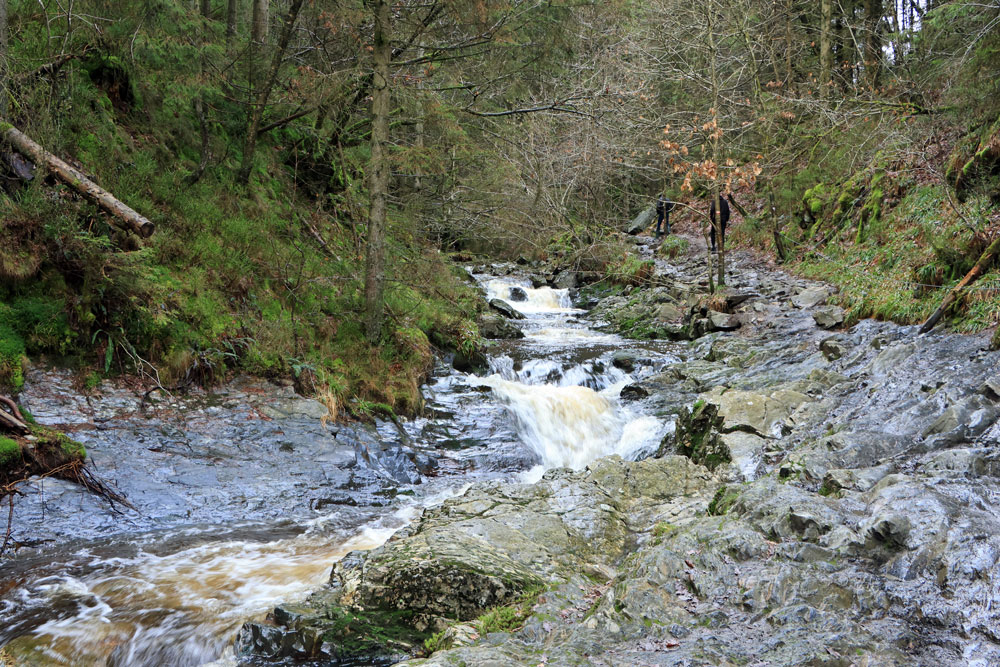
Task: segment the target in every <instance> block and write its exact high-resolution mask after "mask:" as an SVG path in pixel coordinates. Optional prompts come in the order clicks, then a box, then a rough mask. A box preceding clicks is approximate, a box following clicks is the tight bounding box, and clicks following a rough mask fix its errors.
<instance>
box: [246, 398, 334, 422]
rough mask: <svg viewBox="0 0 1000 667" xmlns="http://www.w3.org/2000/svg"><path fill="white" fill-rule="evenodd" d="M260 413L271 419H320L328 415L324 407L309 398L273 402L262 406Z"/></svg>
mask: <svg viewBox="0 0 1000 667" xmlns="http://www.w3.org/2000/svg"><path fill="white" fill-rule="evenodd" d="M260 411H261V412H262V413H263V414H264V415H265V416H267V417H269V418H271V419H289V418H293V417H306V418H308V419H322V418H323V417H326V416H327V415H329V410H327V408H326V406H325V405H323V404H322V403H320V402H319V401H316V400H313V399H309V398H287V399H279V400H274V401H272V402H270V403H268V404H267V405H264V406H262V407H261V408H260Z"/></svg>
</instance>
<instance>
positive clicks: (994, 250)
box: [920, 238, 1000, 334]
mask: <svg viewBox="0 0 1000 667" xmlns="http://www.w3.org/2000/svg"><path fill="white" fill-rule="evenodd" d="M998 254H1000V238H997V239H996V240H995V241H993V243H991V244H990V245H989V247H988V248H986V250H985V251H983V254H982V255H980V256H979V261H977V262H976V265H975V266H974V267H972V270H970V271H969V272H968V273H966V274H965V277H964V278H962V280H961V281H960V282H959V283H958V284H957V285H955V287H954V288H953V289H952V290H951V291H950V292H948V295H947V296H946V297H945V298H944V301H942V302H941V305H940V306H938V308H937V310H935V311H934V313H933V314H932V315H931V316H930V317H928V318H927V321H926V322H924V323H923V325H922V326H921V327H920V333H922V334H923V333H927V332H928V331H930V330H931V329H933V328H934V325H935V324H937V323H938V321H939V320H940V319H941V317H942V316H943V315H944V314H945V312H946V311H947V310H948V309H949V308H950V307H951V304H953V303H955V300H956V299H957V298H958V297H959V295H960V294H961V292H962V290H963V289H965V288H966V287H968V286H969V285H971V284H972V283H974V282H975V281H976V280H977V279H978V278H979V277H980V276H981V275H983V274H984V273H986V271H987V270H988V269H989V268H990V266H991V265H992V264H993V261H994V260H995V259H996V258H997V255H998Z"/></svg>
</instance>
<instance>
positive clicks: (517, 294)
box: [510, 285, 528, 302]
mask: <svg viewBox="0 0 1000 667" xmlns="http://www.w3.org/2000/svg"><path fill="white" fill-rule="evenodd" d="M510 300H511V301H518V302H521V301H527V300H528V293H527V292H525V291H524V288H523V287H518V286H516V285H515V286H513V287H511V288H510Z"/></svg>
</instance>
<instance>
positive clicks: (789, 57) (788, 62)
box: [785, 0, 794, 86]
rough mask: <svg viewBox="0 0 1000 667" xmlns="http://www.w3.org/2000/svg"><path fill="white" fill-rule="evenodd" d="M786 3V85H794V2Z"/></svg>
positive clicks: (791, 0)
mask: <svg viewBox="0 0 1000 667" xmlns="http://www.w3.org/2000/svg"><path fill="white" fill-rule="evenodd" d="M793 1H794V0H787V2H786V3H785V85H786V86H790V85H792V2H793Z"/></svg>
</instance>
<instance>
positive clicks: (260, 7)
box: [250, 0, 301, 45]
mask: <svg viewBox="0 0 1000 667" xmlns="http://www.w3.org/2000/svg"><path fill="white" fill-rule="evenodd" d="M300 4H301V3H300ZM267 14H268V0H253V26H252V27H251V30H250V39H251V40H252V41H253V42H254V44H257V45H261V44H264V43H265V42H266V41H267V19H268V16H267Z"/></svg>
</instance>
